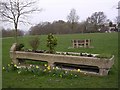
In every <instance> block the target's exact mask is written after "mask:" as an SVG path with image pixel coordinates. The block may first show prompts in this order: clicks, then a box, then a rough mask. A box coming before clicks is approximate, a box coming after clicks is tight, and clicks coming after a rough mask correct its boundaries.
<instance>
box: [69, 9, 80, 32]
mask: <svg viewBox="0 0 120 90" xmlns="http://www.w3.org/2000/svg"><path fill="white" fill-rule="evenodd" d="M67 20H68V22H70V23H71V28H72V30H73V29H74V26H75V23H77V22H78V20H79V16H78V15H77V14H76V10H75V9H71V11H70V14H69V15H68V16H67Z"/></svg>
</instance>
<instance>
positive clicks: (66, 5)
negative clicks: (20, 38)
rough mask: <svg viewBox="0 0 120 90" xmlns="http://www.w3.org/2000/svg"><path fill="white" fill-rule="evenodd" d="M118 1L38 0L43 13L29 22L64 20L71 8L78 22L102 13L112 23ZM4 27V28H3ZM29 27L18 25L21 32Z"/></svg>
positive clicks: (33, 16) (32, 17) (116, 13)
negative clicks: (74, 11) (74, 10)
mask: <svg viewBox="0 0 120 90" xmlns="http://www.w3.org/2000/svg"><path fill="white" fill-rule="evenodd" d="M118 1H119V0H40V1H39V3H37V5H38V7H39V8H42V9H43V11H42V12H40V13H37V14H34V15H31V18H29V21H30V22H31V23H33V25H35V24H38V23H39V22H45V21H49V22H53V21H54V20H64V21H67V20H66V17H67V15H68V14H69V13H70V10H71V9H72V8H74V9H76V13H77V15H79V17H80V19H79V21H83V20H85V19H86V18H87V17H88V16H91V14H92V13H94V12H98V11H103V12H104V13H105V15H106V16H107V18H108V19H110V20H112V21H114V19H115V17H116V16H117V15H118V11H117V9H116V8H117V5H118ZM1 26H3V27H4V28H8V27H9V28H10V27H12V25H11V26H10V25H8V24H1ZM5 26H6V27H5ZM30 27H31V25H20V26H19V28H20V29H22V30H28V29H29V28H30Z"/></svg>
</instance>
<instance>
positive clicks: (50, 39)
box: [47, 33, 57, 53]
mask: <svg viewBox="0 0 120 90" xmlns="http://www.w3.org/2000/svg"><path fill="white" fill-rule="evenodd" d="M56 46H57V39H56V38H55V37H54V35H53V34H51V33H50V34H49V35H48V37H47V47H48V48H49V53H54V52H55V47H56Z"/></svg>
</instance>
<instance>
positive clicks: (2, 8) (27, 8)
mask: <svg viewBox="0 0 120 90" xmlns="http://www.w3.org/2000/svg"><path fill="white" fill-rule="evenodd" d="M35 4H36V1H30V0H4V1H0V16H1V20H2V21H4V22H10V23H13V24H14V29H15V42H16V43H17V41H18V40H17V32H18V24H19V23H20V22H22V23H29V22H27V21H26V20H25V18H26V17H28V15H30V14H31V13H33V12H36V11H41V9H38V8H37V7H34V6H35Z"/></svg>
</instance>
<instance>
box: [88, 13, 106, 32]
mask: <svg viewBox="0 0 120 90" xmlns="http://www.w3.org/2000/svg"><path fill="white" fill-rule="evenodd" d="M87 20H88V22H89V23H91V24H93V25H94V27H95V29H96V30H97V29H98V26H99V25H102V24H104V23H105V21H106V15H105V14H104V12H95V13H93V14H92V15H91V17H88V19H87Z"/></svg>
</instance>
